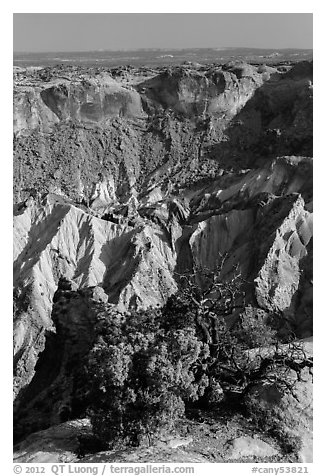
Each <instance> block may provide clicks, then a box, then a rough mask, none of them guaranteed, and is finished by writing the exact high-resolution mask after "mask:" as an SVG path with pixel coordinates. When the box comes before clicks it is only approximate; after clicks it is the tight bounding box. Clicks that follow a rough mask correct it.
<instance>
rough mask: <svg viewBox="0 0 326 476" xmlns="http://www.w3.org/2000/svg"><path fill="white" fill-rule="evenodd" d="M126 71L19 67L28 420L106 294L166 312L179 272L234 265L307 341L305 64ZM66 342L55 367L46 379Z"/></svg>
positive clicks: (21, 387) (18, 195)
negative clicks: (62, 307) (163, 308)
mask: <svg viewBox="0 0 326 476" xmlns="http://www.w3.org/2000/svg"><path fill="white" fill-rule="evenodd" d="M118 73H119V72H118ZM118 73H117V72H116V73H114V74H113V72H110V71H97V72H96V74H95V72H94V71H91V70H82V71H79V70H78V69H74V68H69V67H67V68H66V70H65V69H62V68H61V69H58V70H56V69H53V70H50V71H47V70H37V71H34V72H28V71H25V70H20V71H18V72H16V73H15V89H14V131H15V137H14V198H15V207H14V285H15V291H14V292H15V294H14V300H15V318H14V337H15V340H14V351H15V357H14V364H15V380H14V383H15V385H14V389H15V396H17V395H18V397H17V404H16V405H17V408H18V414H19V415H20V417H21V419H22V420H24V419H26V418H27V420H28V418H29V417H28V416H26V415H25V416H21V413H19V412H20V411H21V408H22V407H23V404H24V401H25V402H26V401H27V400H26V399H28V398H29V397H28V396H30V401H33V399H34V397H35V395H37V393H38V392H40V391H41V390H42V392H43V391H44V392H45V393H46V392H47V390H46V388H47V386H50V385H52V384H53V382H56V383H55V386H56V388H58V387H60V388H61V387H63V386H65V385H67V386H68V387H69V385H72V384H71V382H70V383H69V382H68V381H66V380H65V378H64V369H65V365H66V362H67V361H68V360H69V359H70V357H71V354H70V350H69V348H70V345H69V344H71V342H72V341H73V342H74V345H77V344H76V343H78V342H79V344H78V345H77V348H78V349H79V350H78V353H79V354H78V355H82V354H84V353H85V352H87V349H88V346H89V342H90V341H89V339H88V337H87V336H91V331H90V329H91V327H92V324H91V322H92V316H93V314H94V313H95V307H96V303H99V302H105V303H108V304H110V305H113V306H116V307H117V309H118V310H120V311H121V312H122V311H125V310H130V309H148V308H150V307H160V306H163V305H164V303H165V302H166V301H167V299H168V297H169V296H171V295H172V294H174V293H175V292H176V291H177V289H178V286H179V276H180V273H181V274H182V273H185V272H192V271H193V270H194V269H196V268H197V269H198V268H201V267H202V268H208V269H210V270H214V269H216V267H217V266H219V264H220V263H221V262H222V261H223V268H222V270H221V273H222V276H223V278H224V279H225V280H228V279H231V277H232V273H233V272H234V269H235V268H237V269H238V270H240V272H241V274H242V276H243V279H244V280H245V281H246V287H245V291H246V300H247V302H248V303H251V304H253V305H254V306H257V307H260V308H261V309H264V310H265V311H268V312H271V313H277V314H281V315H282V318H283V320H284V322H285V321H286V325H287V326H290V327H291V329H292V330H293V331H294V332H295V333H296V335H297V336H298V337H308V336H311V335H312V65H311V63H307V62H305V63H302V64H298V65H296V66H293V67H290V66H289V67H288V68H286V69H285V72H282V70H281V69H280V68H279V69H278V68H276V67H265V68H260V67H258V66H254V65H246V64H243V63H230V64H227V65H223V66H221V65H220V66H218V65H211V66H202V67H200V68H192V67H191V66H187V67H186V66H185V67H176V68H168V69H147V70H146V71H144V70H137V69H132V68H131V69H129V70H128V74H127V73H126V74H125V75H122V74H118ZM222 258H223V259H222ZM65 280H66V281H67V282H69V286H68V285H67V286H68V288H69V289H67V290H66V291H67V292H68V293H70V295H69V297H68V296H65V297H64V299H65V300H66V304H65V305H66V306H67V312H66V313H65V312H63V313H62V314H60V313H61V311H60V312H59V311H58V304H57V301H56V297H57V296H58V294H57V293H58V292H59V294H60V292H63V291H65V290H64V289H62V286H63V284H62V283H64V282H66V281H65ZM78 293H80V295H78ZM55 296H56V297H55ZM68 298H69V299H68ZM74 299H75V301H74ZM58 315H60V316H61V317H60V318H58ZM64 316H66V317H64ZM87 316H88V317H87ZM87 319H90V320H91V322H90V323H89V322H88V321H87ZM76 329H79V330H80V332H79V331H78V332H77V330H76ZM56 335H57V337H58V339H56ZM80 336H83V337H80ZM59 337H60V339H59ZM58 346H59V347H58ZM78 346H79V347H78ZM59 348H60V349H59ZM58 349H59V350H60V352H62V360H60V365H59V363H58V368H57V370H56V372H54V374H55V375H54V374H53V375H52V377H51V378H49V380H46V379H45V380H44V379H43V377H42V375H43V372H45V370H44V369H45V368H46V366H47V365H48V364H49V363H51V362H53V357H51V355H53V353H55V352H57V351H58ZM51 359H52V360H51ZM42 369H43V370H42ZM50 381H51V382H50ZM44 382H45V384H44ZM29 392H30V393H29ZM68 393H69V392H68ZM24 395H25V396H24ZM51 398H52V397H51ZM51 398H50V400H51ZM69 398H70V397H69V395H68V396H67V399H66V402H68V403H67V406H66V409H62V408H61V409H59V407H56V406H55V405H54V406H53V408H54V409H51V408H48V409H46V410H44V409H43V410H44V411H43V410H41V411H40V412H39V413H37V415H38V417H37V418H36V420H35V421H37V422H38V423H37V424H36V426H35V427H32V430H33V431H34V430H39V429H41V428H44V427H46V425H47V424H49V422H51V424H57V423H60V422H61V421H65V419H67V418H68V416H67V415H69V411H68V410H67V408H68V407H69V405H71V402H70V400H69ZM54 400H55V399H54ZM54 400H53V401H54ZM69 402H70V403H69ZM58 405H59V404H58ZM50 407H51V405H50ZM30 409H31V413H30V415H34V416H35V414H34V413H33V412H34V409H33V405H32V406H31V407H30ZM42 412H43V413H42ZM44 415H46V416H44ZM55 415H56V416H57V418H55ZM31 418H32V417H31ZM27 420H26V421H27ZM29 424H30V423H29ZM29 424H26V425H25V427H24V430H22V432H23V433H24V432H30V431H31V428H29V426H28V425H29ZM28 428H29V430H28Z"/></svg>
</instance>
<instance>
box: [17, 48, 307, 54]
mask: <svg viewBox="0 0 326 476" xmlns="http://www.w3.org/2000/svg"><path fill="white" fill-rule="evenodd" d="M232 49H237V50H277V51H286V50H298V51H313V48H300V47H282V48H277V47H273V46H266V47H256V46H199V47H197V46H194V47H184V48H178V47H157V48H146V47H143V48H95V49H88V50H86V49H82V50H47V51H45V50H44V51H35V50H34V51H32V50H30V51H15V50H14V51H13V53H14V54H27V55H28V54H40V55H42V54H47V53H64V54H69V53H92V52H103V53H105V52H119V51H186V50H216V51H223V50H232Z"/></svg>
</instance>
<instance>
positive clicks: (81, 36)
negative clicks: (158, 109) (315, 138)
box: [13, 13, 313, 52]
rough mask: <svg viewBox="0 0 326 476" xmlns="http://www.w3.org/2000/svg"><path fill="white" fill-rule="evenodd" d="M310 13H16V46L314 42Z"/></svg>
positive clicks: (40, 48)
mask: <svg viewBox="0 0 326 476" xmlns="http://www.w3.org/2000/svg"><path fill="white" fill-rule="evenodd" d="M312 18H313V15H312V14H311V13H14V14H13V49H14V52H42V51H49V52H50V51H87V50H99V49H104V50H105V49H111V50H117V49H137V48H195V47H197V48H200V47H203V48H205V47H216V48H218V47H228V46H243V47H256V48H275V49H276V48H312V46H313V45H312V40H313V34H312V30H313V28H312V27H313V25H312V23H313V22H312Z"/></svg>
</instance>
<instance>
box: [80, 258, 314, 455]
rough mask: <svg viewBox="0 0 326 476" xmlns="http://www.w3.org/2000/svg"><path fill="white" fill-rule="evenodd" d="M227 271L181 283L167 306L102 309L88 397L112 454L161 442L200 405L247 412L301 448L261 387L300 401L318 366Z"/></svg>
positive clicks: (289, 446) (203, 272)
mask: <svg viewBox="0 0 326 476" xmlns="http://www.w3.org/2000/svg"><path fill="white" fill-rule="evenodd" d="M220 272H221V267H217V268H216V269H215V270H214V271H209V270H207V269H197V270H196V271H195V272H192V273H187V274H183V275H181V276H179V281H180V290H179V291H178V292H177V293H176V294H175V295H173V296H171V298H170V299H169V300H168V302H167V304H166V305H165V306H164V307H163V308H160V309H148V310H146V311H130V312H125V313H120V312H118V311H117V310H116V308H114V307H112V306H107V305H102V304H101V305H98V320H97V325H96V329H95V334H96V339H95V343H94V345H93V347H92V349H91V351H90V353H89V354H88V355H87V357H86V359H85V372H86V375H85V382H87V385H86V387H85V396H86V399H87V401H88V402H89V403H88V413H89V415H90V418H91V423H92V426H93V432H94V437H96V438H97V439H98V441H99V442H100V443H101V445H102V446H103V447H104V448H105V447H108V448H110V447H114V446H115V445H117V444H118V443H123V444H127V445H139V444H140V443H144V442H146V443H147V444H149V445H151V444H152V443H153V442H154V441H155V438H156V437H157V436H160V435H162V434H164V433H166V432H169V431H171V430H172V429H173V428H174V426H175V424H176V423H177V422H178V420H179V419H180V418H183V417H184V416H185V412H186V411H187V408H191V406H192V405H196V406H197V407H199V408H206V409H207V408H209V409H210V410H211V411H213V413H215V414H216V415H218V414H219V412H221V411H225V409H226V408H227V409H228V410H230V409H234V411H237V412H242V413H243V414H245V415H247V416H248V417H250V419H251V420H252V421H254V423H255V424H256V425H262V424H263V425H264V426H265V427H266V428H267V430H269V431H270V434H271V435H273V436H274V437H275V438H276V439H278V440H279V442H280V444H281V445H282V446H283V449H284V450H285V451H286V452H289V453H291V452H293V451H295V450H298V448H299V446H300V445H299V442H298V441H297V440H298V439H296V440H295V441H292V440H293V438H292V437H291V435H288V434H283V433H282V431H281V430H280V428H279V425H278V422H279V420H278V417H277V415H276V414H272V413H273V411H272V410H269V411H265V410H263V409H262V408H261V407H259V405H257V402H255V397H254V393H251V390H252V389H254V388H255V387H257V386H258V385H262V384H263V385H269V386H273V388H274V389H276V390H277V391H278V392H279V394H280V396H282V395H284V394H285V393H290V394H293V388H294V385H295V383H296V382H297V381H298V380H300V379H301V373H302V371H303V369H307V368H308V369H309V370H310V369H311V368H312V360H311V359H309V358H308V357H307V356H306V354H305V351H304V348H303V346H302V345H301V344H300V343H298V342H296V341H295V340H293V339H294V336H293V334H291V335H288V336H287V341H286V340H285V338H284V336H283V342H282V341H281V340H280V337H279V336H278V335H277V331H276V330H275V329H273V316H271V315H270V314H268V313H267V312H265V311H263V310H262V309H259V308H255V307H253V306H251V305H248V306H247V305H246V304H245V294H244V292H243V291H242V284H243V283H242V278H241V274H240V273H239V272H238V270H237V269H235V270H234V272H233V275H232V277H231V278H230V279H229V280H228V281H226V280H223V279H221V277H220ZM230 318H231V319H230ZM234 318H235V319H234ZM277 428H278V431H277Z"/></svg>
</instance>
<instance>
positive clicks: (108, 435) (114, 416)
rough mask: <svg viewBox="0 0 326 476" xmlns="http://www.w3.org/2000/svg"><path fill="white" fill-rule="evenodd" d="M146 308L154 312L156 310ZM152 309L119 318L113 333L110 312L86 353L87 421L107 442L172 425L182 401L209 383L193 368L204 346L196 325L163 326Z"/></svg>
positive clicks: (133, 440) (128, 439)
mask: <svg viewBox="0 0 326 476" xmlns="http://www.w3.org/2000/svg"><path fill="white" fill-rule="evenodd" d="M150 312H152V313H153V316H154V315H155V317H156V318H157V317H158V314H159V311H150ZM150 312H148V311H147V312H145V313H132V314H130V315H129V316H127V317H126V318H125V319H120V323H119V327H120V332H118V333H117V332H112V333H111V331H113V330H114V329H115V331H116V330H117V323H116V322H114V319H113V320H112V317H114V316H108V317H109V319H108V320H107V321H104V322H103V321H102V322H101V325H100V328H99V329H98V332H99V334H98V339H97V342H96V344H95V345H94V347H93V349H92V351H91V352H90V355H89V357H88V361H87V374H88V375H87V376H88V382H89V388H90V391H89V401H90V402H91V403H90V409H89V410H90V416H91V422H92V425H93V430H94V434H95V435H96V436H97V437H99V438H100V440H101V441H103V442H105V443H106V444H108V445H110V444H111V443H112V442H113V441H115V442H116V441H124V442H128V443H130V444H137V443H139V442H140V440H141V439H142V437H144V436H146V437H147V438H148V439H149V440H151V439H152V438H153V436H155V435H156V434H157V433H159V432H160V431H167V430H171V429H172V428H173V425H174V423H175V422H176V421H177V419H178V418H179V417H181V416H182V415H183V414H184V409H185V408H184V402H185V401H187V400H196V399H198V398H199V397H200V396H201V395H203V392H204V389H205V387H206V386H207V384H208V381H207V380H206V379H205V378H203V376H202V375H199V374H198V372H197V363H198V361H199V360H201V359H205V358H206V357H207V355H208V348H207V346H206V345H205V344H204V343H202V342H201V341H200V340H199V339H198V338H197V337H196V335H195V331H194V329H191V328H185V329H172V330H164V329H163V328H160V325H159V322H160V321H159V320H158V321H157V323H156V324H154V321H153V319H152V318H153V316H150ZM110 317H111V320H110ZM120 317H121V316H120ZM144 322H147V324H148V325H147V326H144Z"/></svg>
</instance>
